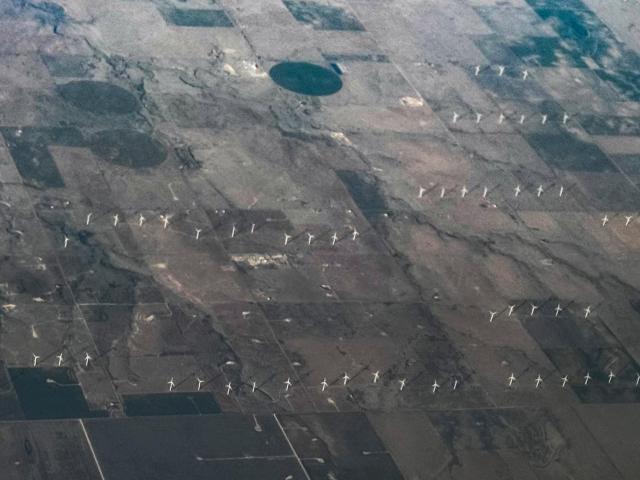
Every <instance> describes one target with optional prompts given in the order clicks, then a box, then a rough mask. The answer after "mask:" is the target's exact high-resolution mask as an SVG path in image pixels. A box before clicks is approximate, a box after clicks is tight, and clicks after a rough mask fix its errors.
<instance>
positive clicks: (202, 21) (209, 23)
mask: <svg viewBox="0 0 640 480" xmlns="http://www.w3.org/2000/svg"><path fill="white" fill-rule="evenodd" d="M164 18H165V20H166V21H167V23H170V24H172V25H177V26H179V27H226V28H229V27H233V22H232V21H231V19H230V18H229V16H228V15H227V13H226V12H225V11H224V10H199V9H179V8H176V9H174V10H170V11H168V12H166V13H165V14H164Z"/></svg>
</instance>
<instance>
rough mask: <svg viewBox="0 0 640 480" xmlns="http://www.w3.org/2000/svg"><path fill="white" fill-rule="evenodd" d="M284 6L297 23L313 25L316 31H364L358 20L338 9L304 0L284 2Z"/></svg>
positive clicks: (285, 0)
mask: <svg viewBox="0 0 640 480" xmlns="http://www.w3.org/2000/svg"><path fill="white" fill-rule="evenodd" d="M284 4H285V6H286V7H287V8H288V9H289V11H290V12H291V15H293V17H294V18H295V19H296V20H297V21H299V22H301V23H308V24H310V25H313V28H315V29H316V30H351V31H356V32H361V31H364V27H363V26H362V24H361V23H360V22H359V21H358V19H357V18H356V17H354V16H353V15H351V14H350V13H348V12H346V11H345V10H344V9H342V8H340V7H334V6H332V5H323V4H321V3H316V2H307V1H304V0H302V1H300V0H284Z"/></svg>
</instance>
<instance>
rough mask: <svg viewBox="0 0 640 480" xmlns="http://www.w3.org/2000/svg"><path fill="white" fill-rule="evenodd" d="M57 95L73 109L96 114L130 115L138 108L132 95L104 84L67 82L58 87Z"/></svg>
mask: <svg viewBox="0 0 640 480" xmlns="http://www.w3.org/2000/svg"><path fill="white" fill-rule="evenodd" d="M58 93H59V94H60V95H61V96H62V98H64V99H65V100H66V101H67V102H69V103H71V104H72V105H74V106H75V107H78V108H80V109H82V110H87V111H89V112H92V113H96V114H105V113H117V114H123V113H131V112H135V111H136V110H138V108H139V107H140V104H139V103H138V100H137V99H136V97H135V96H134V95H133V94H132V93H130V92H128V91H127V90H125V89H124V88H121V87H118V86H116V85H112V84H110V83H106V82H96V81H92V80H79V81H76V82H69V83H65V84H64V85H60V86H58Z"/></svg>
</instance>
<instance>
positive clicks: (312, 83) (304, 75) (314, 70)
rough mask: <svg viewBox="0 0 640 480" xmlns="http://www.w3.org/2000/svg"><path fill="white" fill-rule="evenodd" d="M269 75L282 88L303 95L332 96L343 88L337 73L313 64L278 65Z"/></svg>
mask: <svg viewBox="0 0 640 480" xmlns="http://www.w3.org/2000/svg"><path fill="white" fill-rule="evenodd" d="M269 75H270V76H271V79H272V80H273V81H274V82H276V83H277V84H278V85H280V86H281V87H282V88H286V89H287V90H291V91H292V92H296V93H300V94H302V95H314V96H322V95H331V94H334V93H336V92H337V91H339V90H340V89H341V88H342V80H340V77H339V76H338V75H337V74H336V73H335V72H333V71H331V70H329V69H328V68H324V67H321V66H320V65H314V64H313V63H306V62H283V63H278V64H277V65H275V66H274V67H272V68H271V70H269Z"/></svg>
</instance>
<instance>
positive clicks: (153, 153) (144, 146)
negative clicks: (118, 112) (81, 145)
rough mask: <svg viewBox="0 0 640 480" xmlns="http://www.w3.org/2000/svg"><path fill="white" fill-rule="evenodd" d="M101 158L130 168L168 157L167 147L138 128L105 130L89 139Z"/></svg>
mask: <svg viewBox="0 0 640 480" xmlns="http://www.w3.org/2000/svg"><path fill="white" fill-rule="evenodd" d="M89 145H90V148H91V151H92V152H93V153H94V154H96V155H98V156H99V157H100V158H102V159H104V160H107V161H109V162H111V163H114V164H116V165H122V166H125V167H129V168H148V167H155V166H156V165H159V164H161V163H162V162H164V160H165V159H166V158H167V150H166V148H165V147H164V146H163V145H162V144H161V143H160V142H158V141H157V140H154V139H153V138H151V137H150V136H149V135H147V134H146V133H143V132H138V131H136V130H124V129H123V130H104V131H102V132H98V133H96V134H95V135H94V136H93V137H92V138H91V139H90V141H89Z"/></svg>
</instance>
